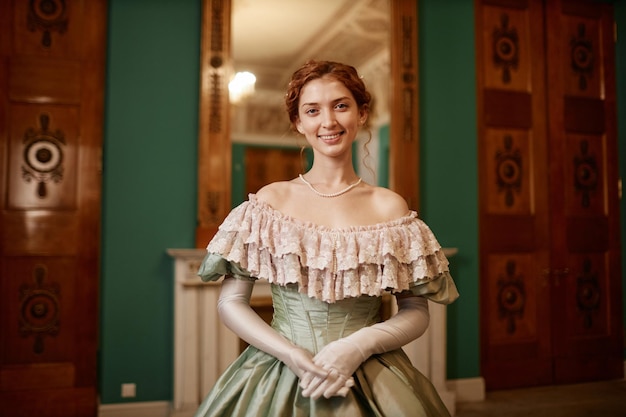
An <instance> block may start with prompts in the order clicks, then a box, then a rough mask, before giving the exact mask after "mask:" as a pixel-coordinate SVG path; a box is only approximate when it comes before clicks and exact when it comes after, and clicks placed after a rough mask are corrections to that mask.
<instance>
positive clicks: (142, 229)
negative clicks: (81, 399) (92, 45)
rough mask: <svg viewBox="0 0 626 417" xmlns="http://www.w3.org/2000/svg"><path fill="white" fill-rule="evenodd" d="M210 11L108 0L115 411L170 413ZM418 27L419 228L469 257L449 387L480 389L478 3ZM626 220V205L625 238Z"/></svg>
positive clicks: (190, 241)
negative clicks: (146, 404) (180, 260)
mask: <svg viewBox="0 0 626 417" xmlns="http://www.w3.org/2000/svg"><path fill="white" fill-rule="evenodd" d="M200 3H201V0H187V1H184V2H183V1H175V0H109V12H110V14H109V37H108V52H109V54H108V72H107V87H106V119H105V145H104V185H103V186H104V199H103V226H102V227H103V228H102V276H101V323H100V336H101V337H100V370H99V378H100V396H101V401H102V403H105V404H106V403H119V402H124V401H138V402H139V401H163V400H165V401H166V400H171V395H172V392H171V386H172V360H173V354H172V353H173V352H172V350H173V346H172V337H173V336H172V332H173V324H172V313H173V298H172V297H173V294H172V286H173V283H172V273H173V263H172V261H171V259H170V258H169V257H168V256H167V255H166V253H165V250H166V249H167V248H189V247H193V245H194V230H195V225H196V168H197V160H196V158H197V146H196V140H197V125H198V105H197V103H198V72H199V56H198V51H199V32H200V9H201V6H200ZM617 3H618V4H616V17H617V20H618V22H620V23H621V27H626V10H625V9H626V6H625V5H624V2H617ZM419 19H420V22H419V24H420V28H419V37H420V108H421V113H420V124H421V132H420V134H421V138H420V139H421V159H422V161H421V168H420V178H421V187H422V196H421V198H422V204H421V213H420V215H421V216H422V217H423V218H424V219H425V220H426V221H427V222H428V224H429V225H430V226H431V228H432V229H433V231H434V232H435V233H436V234H437V236H438V238H439V239H440V241H441V243H442V244H443V245H445V246H455V247H458V248H459V250H460V252H459V255H458V256H456V257H454V258H452V269H453V271H452V272H453V275H454V276H455V278H456V281H457V285H458V286H459V290H460V292H461V298H460V299H459V300H458V302H457V303H455V304H453V305H452V306H450V307H449V309H448V316H449V332H448V360H449V364H448V377H449V378H468V377H475V376H478V375H479V374H480V363H479V346H480V345H479V342H480V341H479V316H478V306H479V299H478V263H477V259H478V220H477V219H478V214H477V213H478V210H477V205H478V203H477V184H476V183H477V165H476V143H477V138H476V108H475V107H476V106H475V102H476V94H475V69H474V68H475V61H474V17H473V2H472V1H470V0H450V1H441V0H419ZM625 39H626V37H624V36H622V41H621V43H618V45H617V48H618V72H617V73H618V74H625V73H626V62H625V57H626V46H625ZM623 78H624V77H622V79H620V78H619V77H618V87H619V91H618V103H619V104H621V107H620V108H619V119H620V155H626V105H624V104H623V103H626V85H625V82H626V80H624V79H623ZM621 163H622V165H621V168H620V169H621V171H620V172H621V174H622V177H625V178H626V166H625V161H624V159H622V161H621ZM624 219H626V210H625V209H624V207H623V206H622V231H625V230H626V229H625V226H626V221H625V220H624ZM623 235H626V232H625V233H623ZM624 253H625V254H626V252H624ZM623 258H624V257H623ZM624 276H626V272H625V275H624ZM624 287H625V290H626V285H625V286H624ZM625 294H626V291H625ZM126 382H135V383H136V384H137V397H136V398H133V399H128V400H126V399H122V398H121V396H120V386H121V384H122V383H126Z"/></svg>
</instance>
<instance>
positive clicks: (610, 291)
mask: <svg viewBox="0 0 626 417" xmlns="http://www.w3.org/2000/svg"><path fill="white" fill-rule="evenodd" d="M546 18H547V21H548V22H549V25H548V26H547V35H548V36H547V38H546V39H547V51H546V52H547V56H548V57H549V59H547V61H546V63H547V70H548V76H547V79H548V83H549V85H550V88H549V89H548V95H547V103H548V112H547V117H548V120H549V121H550V122H549V137H550V141H549V142H550V171H549V174H550V176H549V178H550V183H549V184H550V191H551V192H550V208H551V210H550V212H551V219H550V222H551V224H552V227H551V229H552V239H551V262H550V263H551V276H550V280H551V285H552V287H553V288H554V290H555V291H554V295H553V298H552V325H553V336H552V339H553V355H554V379H555V382H557V383H569V382H578V381H581V380H591V379H609V378H617V377H621V376H622V373H623V366H624V365H623V364H624V358H623V339H622V334H621V333H622V326H621V319H620V318H621V298H622V297H621V294H622V291H621V285H620V284H621V267H620V236H619V230H620V227H619V196H618V178H619V173H618V159H617V155H618V150H617V145H618V144H617V119H616V117H617V116H616V105H615V95H616V92H615V57H614V50H615V32H614V21H613V16H612V9H611V6H610V5H607V4H604V5H603V4H602V3H598V2H589V1H587V2H581V1H579V2H573V1H562V2H556V1H548V2H547V3H546Z"/></svg>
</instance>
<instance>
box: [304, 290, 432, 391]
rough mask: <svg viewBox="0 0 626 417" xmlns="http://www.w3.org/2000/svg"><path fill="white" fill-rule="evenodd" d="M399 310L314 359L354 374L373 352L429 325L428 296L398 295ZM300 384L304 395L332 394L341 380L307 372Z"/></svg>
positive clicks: (409, 338)
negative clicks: (333, 379)
mask: <svg viewBox="0 0 626 417" xmlns="http://www.w3.org/2000/svg"><path fill="white" fill-rule="evenodd" d="M396 299H397V301H398V313H396V314H395V315H394V316H393V317H391V318H389V319H388V320H386V321H384V322H382V323H376V324H374V325H372V326H369V327H364V328H362V329H360V330H357V331H356V332H354V333H352V334H351V335H349V336H346V337H344V338H342V339H338V340H336V341H334V342H331V343H329V344H328V345H326V346H325V347H324V348H323V349H322V350H320V351H319V352H318V354H317V355H315V357H314V358H313V361H314V362H315V363H316V364H317V365H320V366H322V367H323V368H324V369H326V370H327V371H328V372H329V373H331V374H332V373H334V372H337V373H339V374H340V375H342V376H344V377H349V376H351V375H352V374H353V373H354V372H355V371H356V370H357V368H358V367H359V366H360V365H361V364H362V363H363V362H365V361H366V360H367V359H368V358H369V357H370V356H371V355H374V354H377V353H384V352H389V351H392V350H395V349H399V348H401V347H402V346H404V345H406V344H407V343H409V342H411V341H413V340H415V339H417V338H418V337H420V336H421V335H422V334H424V332H425V331H426V329H427V328H428V323H429V322H430V314H429V312H428V300H427V299H426V298H424V297H419V296H414V295H398V296H396ZM300 386H302V387H303V388H304V389H303V392H302V394H303V395H304V396H310V397H312V398H315V399H317V398H319V397H321V396H322V395H323V396H324V397H326V398H329V397H331V396H333V395H337V392H339V390H340V389H342V386H341V384H340V380H339V379H336V380H335V381H332V380H331V379H329V378H321V377H319V376H315V375H313V374H312V373H307V374H305V375H304V377H303V379H302V381H301V384H300Z"/></svg>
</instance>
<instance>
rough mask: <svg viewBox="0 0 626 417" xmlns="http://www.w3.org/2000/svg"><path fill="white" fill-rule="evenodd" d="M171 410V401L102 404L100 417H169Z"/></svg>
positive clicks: (99, 410)
mask: <svg viewBox="0 0 626 417" xmlns="http://www.w3.org/2000/svg"><path fill="white" fill-rule="evenodd" d="M171 408H172V403H171V402H169V401H149V402H137V403H120V404H100V407H99V408H98V417H169V416H170V411H171Z"/></svg>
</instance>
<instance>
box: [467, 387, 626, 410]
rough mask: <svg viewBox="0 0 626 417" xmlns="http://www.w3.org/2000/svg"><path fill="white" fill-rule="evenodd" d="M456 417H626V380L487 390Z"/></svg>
mask: <svg viewBox="0 0 626 417" xmlns="http://www.w3.org/2000/svg"><path fill="white" fill-rule="evenodd" d="M486 397H487V398H486V400H485V401H484V402H475V403H459V404H457V413H456V417H496V416H497V417H548V416H549V417H583V416H584V417H625V416H626V380H624V379H621V380H614V381H602V382H593V383H584V384H575V385H560V386H545V387H534V388H526V389H516V390H508V391H493V392H488V393H487V396H486Z"/></svg>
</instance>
